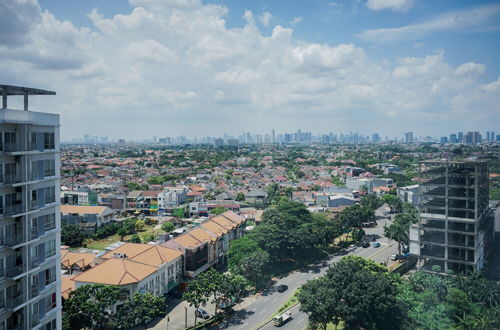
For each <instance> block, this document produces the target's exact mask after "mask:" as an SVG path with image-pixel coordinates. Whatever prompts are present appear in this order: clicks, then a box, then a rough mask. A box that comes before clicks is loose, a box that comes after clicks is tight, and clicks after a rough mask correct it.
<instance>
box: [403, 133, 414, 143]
mask: <svg viewBox="0 0 500 330" xmlns="http://www.w3.org/2000/svg"><path fill="white" fill-rule="evenodd" d="M405 143H413V132H406V133H405Z"/></svg>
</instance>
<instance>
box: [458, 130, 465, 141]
mask: <svg viewBox="0 0 500 330" xmlns="http://www.w3.org/2000/svg"><path fill="white" fill-rule="evenodd" d="M457 138H458V143H465V141H464V133H463V132H458V137H457Z"/></svg>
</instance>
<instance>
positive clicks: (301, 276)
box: [219, 209, 397, 330]
mask: <svg viewBox="0 0 500 330" xmlns="http://www.w3.org/2000/svg"><path fill="white" fill-rule="evenodd" d="M376 215H377V218H378V220H377V226H376V227H374V228H365V232H366V234H367V237H368V239H370V240H371V239H373V238H374V237H375V238H376V239H377V241H378V242H379V243H380V245H381V246H380V247H379V248H374V247H372V246H370V247H369V248H362V247H358V248H357V249H356V250H355V251H353V252H351V253H344V254H339V255H332V256H331V257H330V259H329V260H328V266H324V267H323V266H321V265H320V264H318V265H312V266H310V267H307V268H305V269H301V270H298V271H295V272H292V273H290V274H288V275H287V276H285V277H283V278H280V279H278V280H277V281H276V283H275V284H274V286H273V287H272V288H270V289H268V290H266V291H264V292H263V293H262V294H261V295H259V296H256V297H252V298H251V299H250V301H248V302H244V303H243V304H242V306H238V307H240V308H238V307H236V308H235V310H236V315H235V316H234V317H231V318H229V319H228V320H226V322H225V323H224V324H223V325H222V326H219V328H220V329H238V330H242V329H255V328H256V327H259V326H261V325H262V323H263V322H264V321H266V320H268V319H269V318H270V317H271V315H272V314H273V313H274V312H275V311H276V310H277V309H278V308H279V307H280V306H281V305H282V304H283V303H284V302H285V301H286V300H287V299H288V298H289V297H290V295H291V294H292V293H293V292H294V290H295V289H297V288H298V287H300V286H301V285H302V284H304V283H306V282H307V281H308V280H312V279H315V278H318V277H320V276H322V275H324V274H325V272H326V271H327V269H328V268H329V265H331V264H333V263H335V262H337V261H339V260H340V259H341V258H342V257H344V256H345V255H358V256H362V257H365V258H369V259H372V260H374V261H375V262H388V263H389V262H390V260H389V259H390V256H391V254H395V253H397V245H396V243H395V242H394V241H393V242H389V240H388V239H387V238H385V237H384V236H383V232H384V224H386V223H388V222H389V220H388V219H387V218H386V217H385V212H383V210H382V209H379V210H377V212H376ZM281 284H286V285H288V290H287V291H285V292H283V293H279V292H277V291H276V287H277V286H278V285H281ZM292 314H293V319H292V320H291V321H290V322H288V323H286V324H285V325H283V326H282V328H283V329H297V330H298V329H304V328H306V327H307V319H308V318H307V315H306V314H305V313H302V312H300V311H299V306H295V307H294V308H293V309H292ZM272 327H273V325H272V323H270V324H267V325H265V326H264V327H263V328H264V329H270V328H272Z"/></svg>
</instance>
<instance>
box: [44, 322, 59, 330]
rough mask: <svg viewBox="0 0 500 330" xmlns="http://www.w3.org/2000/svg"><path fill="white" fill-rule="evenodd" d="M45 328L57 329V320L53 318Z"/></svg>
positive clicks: (49, 329)
mask: <svg viewBox="0 0 500 330" xmlns="http://www.w3.org/2000/svg"><path fill="white" fill-rule="evenodd" d="M45 330H57V329H56V320H52V321H50V322H49V323H47V324H46V325H45Z"/></svg>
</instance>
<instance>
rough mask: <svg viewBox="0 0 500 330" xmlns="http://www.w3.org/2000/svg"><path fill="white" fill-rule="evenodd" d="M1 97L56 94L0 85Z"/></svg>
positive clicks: (54, 93) (35, 89) (41, 90)
mask: <svg viewBox="0 0 500 330" xmlns="http://www.w3.org/2000/svg"><path fill="white" fill-rule="evenodd" d="M0 94H2V95H56V92H52V91H47V90H43V89H38V88H30V87H21V86H13V85H0Z"/></svg>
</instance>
